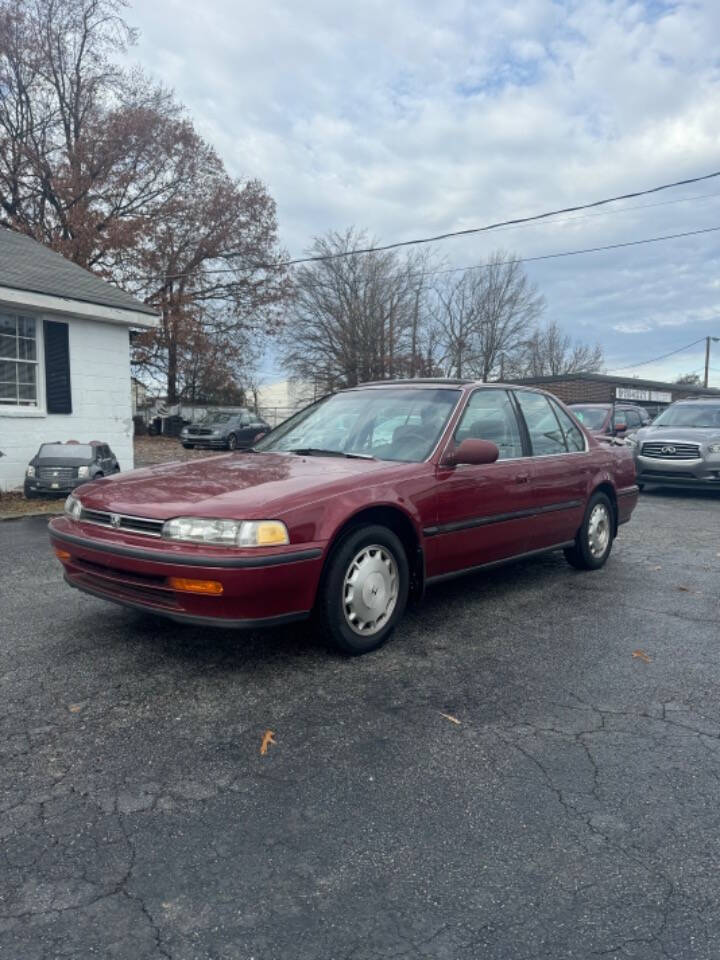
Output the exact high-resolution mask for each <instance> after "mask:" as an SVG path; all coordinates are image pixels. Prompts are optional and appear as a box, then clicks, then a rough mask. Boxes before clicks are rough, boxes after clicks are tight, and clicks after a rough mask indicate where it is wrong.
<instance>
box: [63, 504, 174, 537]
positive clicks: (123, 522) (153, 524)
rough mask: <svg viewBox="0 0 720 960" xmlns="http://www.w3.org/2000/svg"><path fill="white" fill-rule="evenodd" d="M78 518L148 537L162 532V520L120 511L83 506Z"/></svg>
mask: <svg viewBox="0 0 720 960" xmlns="http://www.w3.org/2000/svg"><path fill="white" fill-rule="evenodd" d="M80 519H81V520H82V521H84V522H85V523H96V524H97V525H98V526H100V527H109V528H110V529H111V530H127V531H130V532H131V533H144V534H146V536H148V537H159V536H160V535H161V534H162V528H163V521H162V520H147V519H145V518H144V517H128V516H126V515H125V514H122V513H105V512H103V511H101V510H88V509H86V508H85V507H83V509H82V512H81V513H80Z"/></svg>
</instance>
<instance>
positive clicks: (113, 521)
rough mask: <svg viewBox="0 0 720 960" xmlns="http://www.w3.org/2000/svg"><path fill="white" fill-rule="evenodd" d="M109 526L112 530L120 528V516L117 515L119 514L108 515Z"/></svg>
mask: <svg viewBox="0 0 720 960" xmlns="http://www.w3.org/2000/svg"><path fill="white" fill-rule="evenodd" d="M110 526H111V527H112V528H113V530H117V529H118V527H119V526H120V514H119V513H111V514H110Z"/></svg>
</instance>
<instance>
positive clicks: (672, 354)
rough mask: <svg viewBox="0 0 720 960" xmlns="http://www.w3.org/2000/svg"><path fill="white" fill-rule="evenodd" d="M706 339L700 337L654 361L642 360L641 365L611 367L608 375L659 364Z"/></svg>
mask: <svg viewBox="0 0 720 960" xmlns="http://www.w3.org/2000/svg"><path fill="white" fill-rule="evenodd" d="M704 341H705V337H700V339H699V340H693V342H692V343H686V344H685V346H684V347H680V348H679V349H678V350H671V351H670V353H663V354H662V356H660V357H653V358H652V360H641V361H640V362H639V363H628V364H627V365H626V366H624V367H611V368H610V369H609V370H608V373H617V371H618V370H631V369H634V368H635V367H645V366H647V365H648V364H649V363H657V362H658V361H659V360H664V359H665V358H666V357H674V356H675V355H676V354H678V353H682V352H683V351H684V350H689V349H690V347H694V346H697V344H698V343H703V342H704Z"/></svg>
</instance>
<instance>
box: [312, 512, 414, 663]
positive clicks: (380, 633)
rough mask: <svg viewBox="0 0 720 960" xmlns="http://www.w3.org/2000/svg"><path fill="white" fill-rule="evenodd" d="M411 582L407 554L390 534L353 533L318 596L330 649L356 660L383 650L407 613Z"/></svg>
mask: <svg viewBox="0 0 720 960" xmlns="http://www.w3.org/2000/svg"><path fill="white" fill-rule="evenodd" d="M409 582H410V576H409V567H408V560H407V555H406V554H405V549H404V547H403V545H402V543H401V542H400V540H399V539H398V538H397V536H396V535H395V534H394V533H393V532H392V530H389V529H388V528H387V527H382V526H379V525H377V526H376V525H373V526H368V527H360V528H358V529H357V530H353V531H350V532H349V533H348V534H347V535H346V536H345V537H344V538H343V539H342V540H341V541H340V543H339V544H338V545H337V546H336V547H335V549H334V550H333V553H332V555H331V557H330V560H329V561H328V567H327V570H326V574H325V578H324V583H323V586H322V589H321V593H320V600H319V613H320V617H321V619H322V623H323V626H324V629H325V632H326V634H327V637H328V639H329V641H330V643H331V644H332V646H333V647H335V649H337V650H340V651H341V652H342V653H347V654H350V655H353V656H356V655H358V654H362V653H369V652H370V651H371V650H376V649H377V648H378V647H380V646H382V644H383V643H385V641H386V640H387V639H388V637H389V636H390V634H391V633H392V632H393V630H394V629H395V626H396V624H397V622H398V621H399V619H400V617H401V616H402V615H403V611H404V610H405V605H406V603H407V597H408V587H409Z"/></svg>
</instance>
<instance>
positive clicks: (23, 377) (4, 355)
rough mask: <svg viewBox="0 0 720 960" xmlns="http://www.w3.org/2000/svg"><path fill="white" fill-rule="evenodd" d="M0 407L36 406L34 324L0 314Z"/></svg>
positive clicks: (17, 317) (35, 331)
mask: <svg viewBox="0 0 720 960" xmlns="http://www.w3.org/2000/svg"><path fill="white" fill-rule="evenodd" d="M0 406H6V407H7V406H11V407H37V406H38V343H37V324H36V321H35V320H34V319H33V318H32V317H21V316H14V315H13V314H7V313H0Z"/></svg>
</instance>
